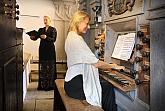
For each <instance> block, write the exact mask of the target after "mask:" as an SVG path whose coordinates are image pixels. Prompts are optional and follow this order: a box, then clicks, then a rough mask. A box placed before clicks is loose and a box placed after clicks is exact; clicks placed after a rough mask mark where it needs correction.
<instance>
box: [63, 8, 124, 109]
mask: <svg viewBox="0 0 165 111" xmlns="http://www.w3.org/2000/svg"><path fill="white" fill-rule="evenodd" d="M89 19H90V17H89V15H88V14H87V13H86V12H83V11H78V12H76V13H75V14H74V15H73V17H72V19H71V21H70V26H69V32H68V36H67V38H66V41H65V52H66V55H67V66H68V70H67V73H66V77H65V84H64V88H65V91H66V93H67V95H68V96H70V97H72V98H75V99H81V100H86V101H87V102H88V103H89V104H91V105H94V106H99V107H102V109H103V110H104V111H116V109H117V108H116V102H115V94H114V89H113V86H112V85H111V84H110V83H108V82H106V81H104V80H100V78H99V73H98V68H101V69H105V70H109V71H110V70H111V69H112V68H116V69H123V68H124V67H123V66H117V65H115V64H108V63H106V62H103V61H100V60H98V59H97V58H96V57H95V55H94V54H93V53H92V51H91V50H90V48H89V47H88V46H87V44H86V43H85V41H84V39H83V36H82V34H83V33H86V31H87V29H88V26H89V25H88V24H89Z"/></svg>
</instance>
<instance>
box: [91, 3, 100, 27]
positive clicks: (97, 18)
mask: <svg viewBox="0 0 165 111" xmlns="http://www.w3.org/2000/svg"><path fill="white" fill-rule="evenodd" d="M90 5H91V8H92V11H93V12H94V13H95V15H94V24H95V25H96V26H98V24H99V23H101V22H102V17H101V9H102V7H101V1H100V0H95V1H94V2H92V3H90Z"/></svg>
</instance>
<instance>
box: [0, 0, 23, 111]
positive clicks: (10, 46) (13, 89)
mask: <svg viewBox="0 0 165 111" xmlns="http://www.w3.org/2000/svg"><path fill="white" fill-rule="evenodd" d="M18 8H19V6H18V5H17V4H16V1H15V0H1V1H0V39H1V44H0V110H1V111H22V110H23V92H22V91H23V85H22V84H23V81H22V79H23V76H22V74H23V69H22V68H23V43H22V42H23V40H22V29H18V28H16V20H18V19H19V17H18V16H17V15H18V14H19V11H18Z"/></svg>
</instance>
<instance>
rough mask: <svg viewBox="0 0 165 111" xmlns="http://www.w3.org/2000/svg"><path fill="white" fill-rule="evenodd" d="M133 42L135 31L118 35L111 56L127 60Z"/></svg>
mask: <svg viewBox="0 0 165 111" xmlns="http://www.w3.org/2000/svg"><path fill="white" fill-rule="evenodd" d="M134 44H135V33H129V34H126V35H119V36H118V39H117V41H116V44H115V48H114V50H113V53H112V56H111V57H113V58H116V59H121V60H125V61H128V59H130V56H131V53H132V50H133V47H134Z"/></svg>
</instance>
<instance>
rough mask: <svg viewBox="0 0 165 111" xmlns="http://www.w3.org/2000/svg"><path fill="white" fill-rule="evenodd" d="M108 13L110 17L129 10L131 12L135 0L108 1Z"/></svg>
mask: <svg viewBox="0 0 165 111" xmlns="http://www.w3.org/2000/svg"><path fill="white" fill-rule="evenodd" d="M107 2H108V12H109V15H110V17H111V16H112V15H120V14H123V13H125V12H126V11H127V10H129V11H131V10H132V7H133V5H134V3H135V0H107Z"/></svg>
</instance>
